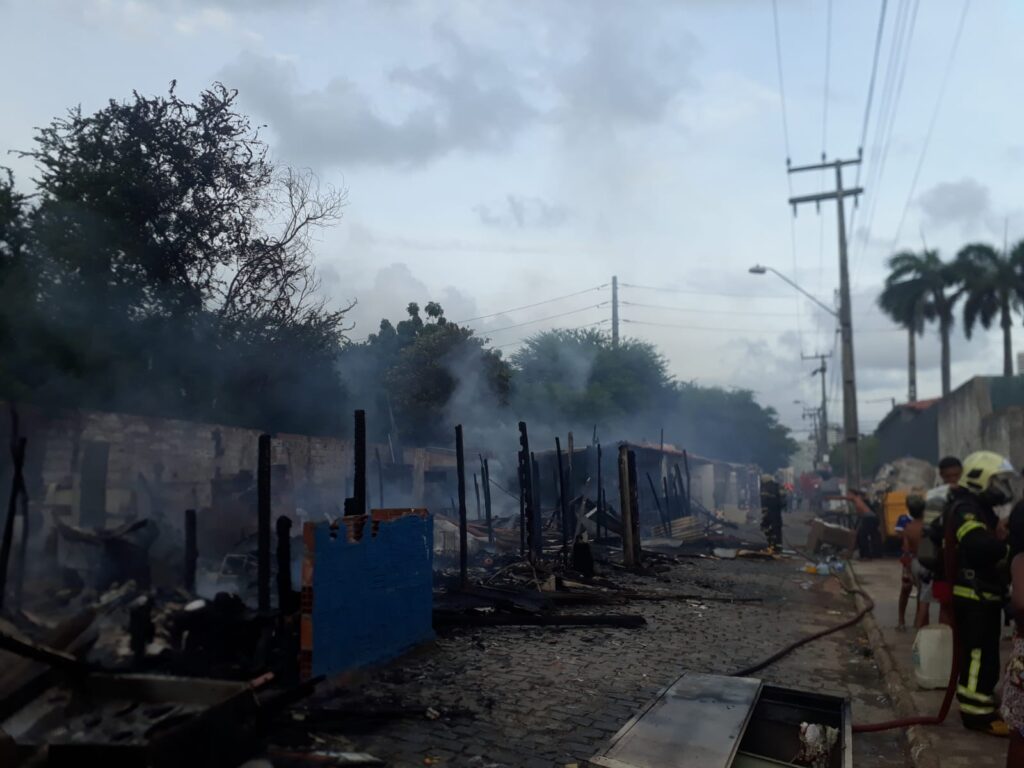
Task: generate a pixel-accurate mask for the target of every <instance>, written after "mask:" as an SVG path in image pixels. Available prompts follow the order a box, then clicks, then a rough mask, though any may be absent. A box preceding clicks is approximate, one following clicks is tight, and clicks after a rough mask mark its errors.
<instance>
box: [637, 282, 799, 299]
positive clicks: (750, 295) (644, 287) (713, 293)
mask: <svg viewBox="0 0 1024 768" xmlns="http://www.w3.org/2000/svg"><path fill="white" fill-rule="evenodd" d="M619 287H620V288H633V289H635V290H639V291H660V292H662V293H685V294H690V295H693V296H729V297H732V298H738V299H782V300H785V301H789V300H790V298H791V297H790V296H788V295H785V296H784V295H782V294H778V295H775V294H763V293H762V294H757V293H726V292H723V291H695V290H690V289H687V288H663V287H659V286H654V285H636V284H635V283H619Z"/></svg>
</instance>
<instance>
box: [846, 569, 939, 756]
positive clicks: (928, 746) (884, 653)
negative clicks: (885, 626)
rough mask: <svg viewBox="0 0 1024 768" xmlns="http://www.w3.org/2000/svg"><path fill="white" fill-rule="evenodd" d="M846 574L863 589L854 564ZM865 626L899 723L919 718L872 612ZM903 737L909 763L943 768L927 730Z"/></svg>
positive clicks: (858, 598) (861, 603)
mask: <svg viewBox="0 0 1024 768" xmlns="http://www.w3.org/2000/svg"><path fill="white" fill-rule="evenodd" d="M846 573H847V578H848V579H849V580H850V582H851V585H852V586H853V587H854V588H855V589H862V587H861V586H860V584H859V583H858V582H857V576H856V573H855V571H854V566H853V563H852V562H851V561H849V560H847V561H846ZM854 599H855V600H856V602H857V610H863V609H864V608H865V607H866V606H867V602H866V601H865V600H864V598H863V597H862V596H861V595H860V594H854ZM863 624H864V631H865V632H866V633H867V636H868V641H869V642H870V643H871V650H872V652H873V653H874V655H875V660H876V661H877V662H878V669H879V671H880V672H881V673H882V679H883V680H884V681H885V688H886V690H887V691H888V693H889V698H891V699H892V701H893V708H894V709H895V710H896V716H897V717H898V718H900V719H904V718H909V717H917V716H919V714H920V713H919V712H918V711H917V706H916V705H915V704H914V697H913V696H912V695H911V693H910V684H909V682H908V681H907V679H906V678H905V677H904V676H903V674H902V673H901V672H900V671H899V667H898V666H897V665H896V662H895V661H894V660H893V657H892V652H891V651H890V650H889V646H888V645H887V644H886V642H885V637H884V636H883V635H882V630H881V628H880V627H879V626H878V621H876V620H875V616H874V612H873V611H868V613H867V614H866V615H865V616H864V619H863ZM904 733H906V736H907V744H908V745H909V747H910V759H911V761H912V762H913V764H914V766H915V768H941V761H940V760H939V755H938V753H937V752H936V750H935V745H934V744H933V743H932V740H931V737H930V736H928V734H927V733H925V727H924V726H919V725H913V726H911V727H910V728H907V729H906V730H905V731H904Z"/></svg>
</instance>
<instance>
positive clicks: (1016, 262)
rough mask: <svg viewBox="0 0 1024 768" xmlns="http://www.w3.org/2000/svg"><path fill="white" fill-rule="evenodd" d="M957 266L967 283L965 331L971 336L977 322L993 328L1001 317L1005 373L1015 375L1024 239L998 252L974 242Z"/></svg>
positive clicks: (959, 257) (1023, 293) (1023, 282)
mask: <svg viewBox="0 0 1024 768" xmlns="http://www.w3.org/2000/svg"><path fill="white" fill-rule="evenodd" d="M956 267H957V270H958V273H959V277H960V280H961V282H962V283H963V286H964V295H965V298H964V333H966V334H967V338H971V333H972V331H973V330H974V326H975V325H976V324H978V323H980V324H981V326H982V327H983V328H986V329H988V328H991V327H992V323H993V322H994V321H995V320H996V319H997V318H998V320H999V327H1000V328H1001V329H1002V332H1003V375H1004V376H1012V375H1013V338H1012V335H1011V331H1010V328H1011V326H1012V325H1013V316H1014V315H1015V314H1017V313H1019V312H1020V310H1021V307H1022V306H1024V304H1022V299H1024V242H1020V243H1018V244H1017V246H1016V247H1015V248H1014V249H1013V250H1012V251H1011V252H1010V253H999V251H997V250H996V249H995V248H993V247H992V246H991V245H987V244H985V243H972V244H970V245H966V246H964V247H963V248H962V249H961V250H960V252H959V253H958V254H957V256H956Z"/></svg>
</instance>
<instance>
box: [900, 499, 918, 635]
mask: <svg viewBox="0 0 1024 768" xmlns="http://www.w3.org/2000/svg"><path fill="white" fill-rule="evenodd" d="M907 511H908V512H909V513H910V521H909V522H907V523H906V524H905V525H904V526H903V531H902V533H903V549H902V552H901V553H900V564H901V565H902V566H903V575H902V583H901V584H900V602H899V624H898V625H897V626H896V629H898V630H900V631H901V632H902V631H904V630H906V628H907V622H906V616H907V603H908V602H909V601H910V593H911V591H912V590H913V588H914V586H915V579H914V575H913V572H912V570H911V565H912V564H913V562H914V559H915V558H916V557H917V548H918V546H919V545H920V543H921V536H922V535H923V533H924V499H923V498H921V497H920V496H913V495H912V496H907ZM916 586H917V600H918V609H917V611H915V614H914V624H915V626H917V625H918V622H919V620H920V613H921V610H920V605H921V584H920V583H918V584H917V585H916Z"/></svg>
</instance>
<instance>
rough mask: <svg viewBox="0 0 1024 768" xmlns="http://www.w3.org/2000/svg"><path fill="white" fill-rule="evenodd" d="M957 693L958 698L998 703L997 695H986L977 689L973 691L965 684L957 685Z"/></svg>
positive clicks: (983, 702)
mask: <svg viewBox="0 0 1024 768" xmlns="http://www.w3.org/2000/svg"><path fill="white" fill-rule="evenodd" d="M956 695H957V697H958V698H966V699H971V700H972V701H977V702H980V703H982V704H995V703H996V697H995V696H986V695H985V694H984V693H978V692H977V691H972V690H971V689H970V688H968V687H967V686H965V685H958V686H957V687H956Z"/></svg>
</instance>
